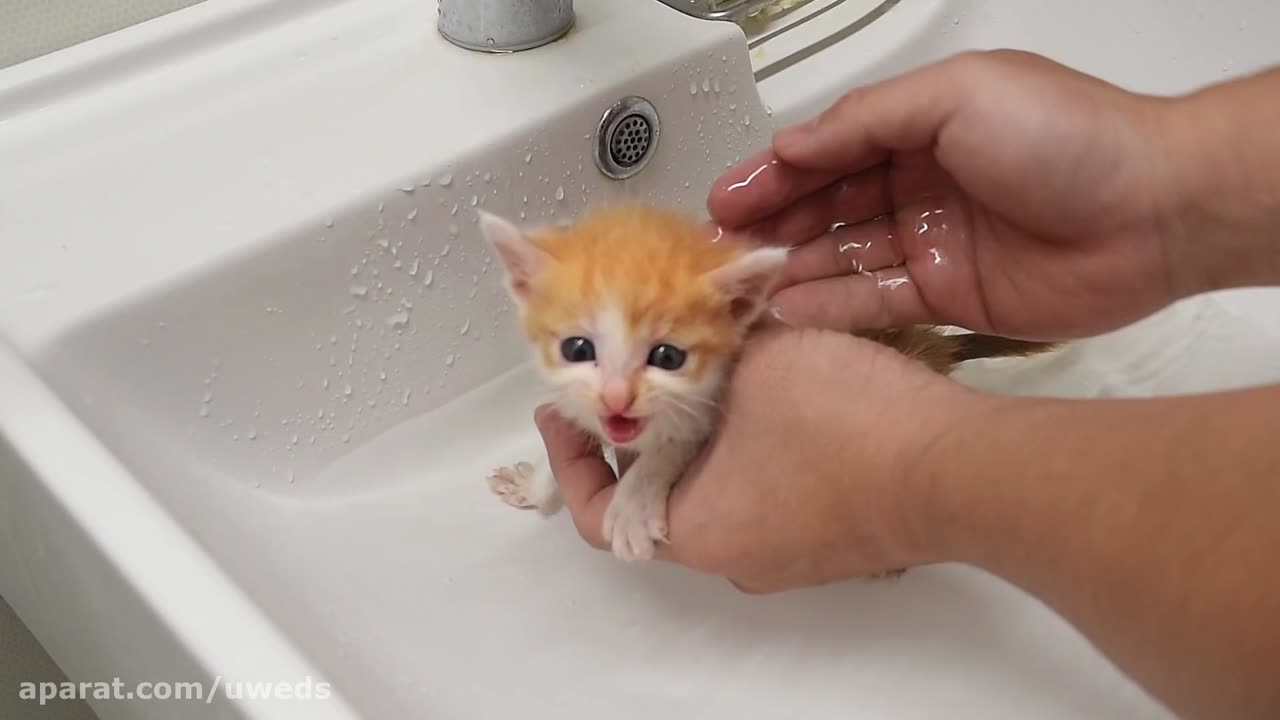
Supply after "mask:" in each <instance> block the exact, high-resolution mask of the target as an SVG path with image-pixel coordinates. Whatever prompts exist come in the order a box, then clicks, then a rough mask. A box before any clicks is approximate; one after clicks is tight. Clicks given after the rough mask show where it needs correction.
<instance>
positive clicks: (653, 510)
mask: <svg viewBox="0 0 1280 720" xmlns="http://www.w3.org/2000/svg"><path fill="white" fill-rule="evenodd" d="M604 539H605V540H606V541H607V542H608V543H609V545H610V547H611V548H612V550H613V554H614V556H615V557H617V558H618V559H619V560H622V561H623V562H635V561H645V560H651V559H653V553H654V541H658V542H663V543H665V542H667V503H666V496H665V495H663V496H662V497H660V498H646V497H644V496H642V495H636V494H628V493H624V492H618V493H616V494H615V495H614V496H613V501H612V502H610V503H609V507H608V509H607V510H605V513H604Z"/></svg>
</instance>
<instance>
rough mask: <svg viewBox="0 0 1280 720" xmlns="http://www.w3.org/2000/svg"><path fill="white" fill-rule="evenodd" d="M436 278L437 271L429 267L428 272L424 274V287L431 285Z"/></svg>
mask: <svg viewBox="0 0 1280 720" xmlns="http://www.w3.org/2000/svg"><path fill="white" fill-rule="evenodd" d="M434 279H435V272H434V271H433V270H430V269H428V270H427V274H426V275H423V276H422V285H423V286H424V287H431V281H432V280H434Z"/></svg>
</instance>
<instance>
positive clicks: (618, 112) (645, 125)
mask: <svg viewBox="0 0 1280 720" xmlns="http://www.w3.org/2000/svg"><path fill="white" fill-rule="evenodd" d="M658 135H659V125H658V111H657V110H656V109H655V108H654V107H653V103H651V102H649V101H648V100H645V99H644V98H642V97H634V96H632V97H625V98H622V99H621V100H619V101H618V102H616V103H614V104H613V106H612V107H610V108H609V109H608V110H607V111H605V113H604V116H603V117H602V118H600V127H599V128H598V129H597V130H596V153H595V154H596V167H598V168H600V172H602V173H604V174H605V175H607V176H608V177H611V178H613V179H614V180H623V179H626V178H629V177H631V176H632V175H635V174H636V173H638V172H640V171H641V170H642V169H644V166H645V164H646V163H648V162H649V158H651V157H653V151H654V150H655V149H656V148H657V147H658Z"/></svg>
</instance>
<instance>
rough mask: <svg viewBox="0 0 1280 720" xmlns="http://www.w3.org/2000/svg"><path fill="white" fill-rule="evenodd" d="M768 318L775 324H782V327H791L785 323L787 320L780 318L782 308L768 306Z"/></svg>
mask: <svg viewBox="0 0 1280 720" xmlns="http://www.w3.org/2000/svg"><path fill="white" fill-rule="evenodd" d="M769 317H771V318H773V319H774V320H776V321H777V322H780V323H782V324H783V325H786V326H787V327H791V323H789V322H787V319H786V318H785V317H783V316H782V308H780V307H778V306H777V305H770V306H769Z"/></svg>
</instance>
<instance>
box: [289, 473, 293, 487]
mask: <svg viewBox="0 0 1280 720" xmlns="http://www.w3.org/2000/svg"><path fill="white" fill-rule="evenodd" d="M293 481H294V477H293V471H292V470H290V471H289V484H290V485H292V484H293Z"/></svg>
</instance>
